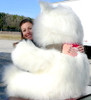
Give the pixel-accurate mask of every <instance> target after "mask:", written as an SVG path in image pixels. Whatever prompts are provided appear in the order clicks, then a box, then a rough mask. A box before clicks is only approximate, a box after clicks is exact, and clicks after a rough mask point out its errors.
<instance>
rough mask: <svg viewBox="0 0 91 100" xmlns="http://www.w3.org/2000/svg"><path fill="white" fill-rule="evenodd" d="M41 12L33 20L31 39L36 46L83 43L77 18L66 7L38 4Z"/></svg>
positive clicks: (45, 3)
mask: <svg viewBox="0 0 91 100" xmlns="http://www.w3.org/2000/svg"><path fill="white" fill-rule="evenodd" d="M40 7H41V12H40V14H39V15H38V16H37V18H36V19H35V20H34V25H33V39H34V41H35V42H36V44H37V45H39V46H42V47H45V46H47V45H50V44H59V43H60V44H63V43H78V44H82V41H83V28H82V24H81V22H80V19H79V18H78V16H77V15H76V14H75V13H74V11H73V10H72V9H71V8H70V7H67V6H63V5H58V6H53V4H52V3H47V2H40Z"/></svg>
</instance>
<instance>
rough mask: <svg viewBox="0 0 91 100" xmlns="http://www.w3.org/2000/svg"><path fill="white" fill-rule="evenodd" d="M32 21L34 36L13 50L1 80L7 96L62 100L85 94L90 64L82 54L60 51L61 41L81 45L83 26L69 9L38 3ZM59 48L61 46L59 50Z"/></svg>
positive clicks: (39, 99) (37, 99) (38, 99)
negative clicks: (9, 62) (5, 87)
mask: <svg viewBox="0 0 91 100" xmlns="http://www.w3.org/2000/svg"><path fill="white" fill-rule="evenodd" d="M40 5H41V13H40V14H39V16H38V17H37V18H36V19H35V21H34V26H33V39H34V42H35V43H36V44H37V45H38V46H39V47H40V48H39V47H36V46H35V45H34V44H33V43H32V42H31V41H29V40H27V41H25V40H23V41H21V42H20V43H19V44H18V45H17V46H16V48H15V49H14V50H13V52H12V60H13V63H14V65H11V66H9V67H7V69H6V71H5V73H4V82H5V84H7V93H8V96H14V97H22V98H29V99H34V100H65V99H69V98H78V97H80V96H81V95H83V94H84V92H85V89H86V86H87V83H88V78H89V63H88V59H87V56H86V55H85V54H84V53H80V52H77V56H75V57H73V56H70V55H67V54H63V53H62V52H61V51H60V50H61V48H62V45H63V44H64V43H70V44H82V42H83V29H82V25H81V22H80V20H79V18H78V17H77V16H76V14H75V13H74V12H73V11H72V9H71V8H69V7H65V6H62V5H59V6H57V7H54V6H53V5H52V4H50V3H45V2H41V3H40ZM58 47H60V49H58Z"/></svg>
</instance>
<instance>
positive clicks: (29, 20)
mask: <svg viewBox="0 0 91 100" xmlns="http://www.w3.org/2000/svg"><path fill="white" fill-rule="evenodd" d="M26 22H29V23H31V24H32V25H33V20H32V19H23V20H22V21H21V22H20V25H19V27H20V31H21V39H24V37H23V33H22V30H21V26H22V24H24V23H26Z"/></svg>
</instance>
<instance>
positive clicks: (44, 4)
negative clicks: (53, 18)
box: [39, 0, 52, 12]
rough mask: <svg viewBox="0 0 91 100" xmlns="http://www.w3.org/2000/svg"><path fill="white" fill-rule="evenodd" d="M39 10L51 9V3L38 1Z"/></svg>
mask: <svg viewBox="0 0 91 100" xmlns="http://www.w3.org/2000/svg"><path fill="white" fill-rule="evenodd" d="M39 4H40V8H41V12H44V11H48V10H50V9H52V4H51V3H48V2H44V1H41V0H40V1H39Z"/></svg>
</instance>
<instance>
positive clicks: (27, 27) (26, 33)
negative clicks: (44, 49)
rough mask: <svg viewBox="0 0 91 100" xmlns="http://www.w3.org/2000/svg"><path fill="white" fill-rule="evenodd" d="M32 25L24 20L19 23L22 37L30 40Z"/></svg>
mask: <svg viewBox="0 0 91 100" xmlns="http://www.w3.org/2000/svg"><path fill="white" fill-rule="evenodd" d="M32 26H33V25H32V24H31V23H30V22H26V23H23V24H22V25H21V31H22V34H23V38H25V39H30V40H32Z"/></svg>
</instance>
